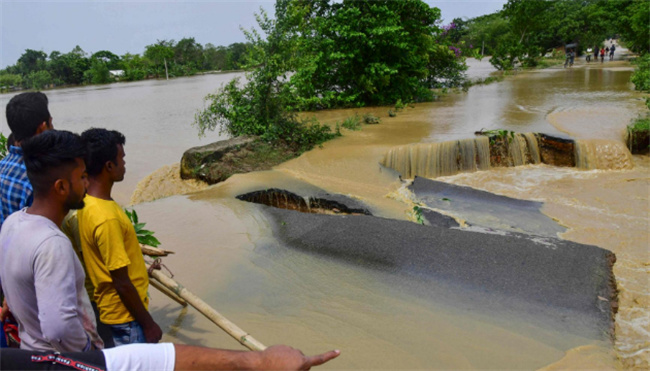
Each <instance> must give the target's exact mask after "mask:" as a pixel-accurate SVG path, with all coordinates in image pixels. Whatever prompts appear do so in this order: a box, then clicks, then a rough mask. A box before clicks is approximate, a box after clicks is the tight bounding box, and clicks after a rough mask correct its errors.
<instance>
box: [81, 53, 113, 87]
mask: <svg viewBox="0 0 650 371" xmlns="http://www.w3.org/2000/svg"><path fill="white" fill-rule="evenodd" d="M84 79H85V80H86V82H88V83H91V84H107V83H109V82H111V81H112V79H111V74H110V72H109V69H108V63H107V62H105V61H104V60H102V59H95V58H92V62H91V65H90V69H89V70H86V71H85V72H84Z"/></svg>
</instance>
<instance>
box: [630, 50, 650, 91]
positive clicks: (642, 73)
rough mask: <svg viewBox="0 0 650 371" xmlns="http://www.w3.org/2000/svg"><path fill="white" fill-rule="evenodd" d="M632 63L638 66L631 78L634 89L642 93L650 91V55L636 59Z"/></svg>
mask: <svg viewBox="0 0 650 371" xmlns="http://www.w3.org/2000/svg"><path fill="white" fill-rule="evenodd" d="M632 63H634V64H635V65H636V66H637V68H636V69H635V70H634V73H633V74H632V77H630V80H631V81H632V83H633V84H634V88H635V89H636V90H641V91H650V53H646V54H645V55H643V56H642V57H640V58H637V59H635V60H634V61H633V62H632Z"/></svg>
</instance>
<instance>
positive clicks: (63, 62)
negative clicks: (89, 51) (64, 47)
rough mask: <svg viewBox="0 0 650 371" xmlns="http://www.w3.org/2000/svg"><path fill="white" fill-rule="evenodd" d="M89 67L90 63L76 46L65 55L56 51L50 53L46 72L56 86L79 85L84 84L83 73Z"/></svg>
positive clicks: (84, 53)
mask: <svg viewBox="0 0 650 371" xmlns="http://www.w3.org/2000/svg"><path fill="white" fill-rule="evenodd" d="M90 66H91V61H90V60H89V59H88V58H87V57H86V52H84V51H83V49H81V47H79V46H78V45H77V46H76V47H75V48H74V49H72V50H71V51H70V52H69V53H66V54H61V53H60V52H58V51H53V52H52V53H50V60H49V61H48V64H47V70H48V71H49V72H50V75H51V76H52V79H53V82H55V83H56V84H81V83H83V82H84V73H85V72H86V71H87V70H88V69H89V68H90Z"/></svg>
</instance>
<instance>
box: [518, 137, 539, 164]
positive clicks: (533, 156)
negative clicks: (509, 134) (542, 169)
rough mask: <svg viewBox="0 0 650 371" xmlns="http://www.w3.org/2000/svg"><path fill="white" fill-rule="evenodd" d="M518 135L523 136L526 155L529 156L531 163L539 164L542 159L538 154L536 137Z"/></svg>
mask: <svg viewBox="0 0 650 371" xmlns="http://www.w3.org/2000/svg"><path fill="white" fill-rule="evenodd" d="M520 135H523V136H524V138H526V144H527V146H528V154H529V155H530V161H531V163H532V164H539V163H541V162H542V157H541V155H540V154H539V143H538V142H537V136H535V133H524V134H520Z"/></svg>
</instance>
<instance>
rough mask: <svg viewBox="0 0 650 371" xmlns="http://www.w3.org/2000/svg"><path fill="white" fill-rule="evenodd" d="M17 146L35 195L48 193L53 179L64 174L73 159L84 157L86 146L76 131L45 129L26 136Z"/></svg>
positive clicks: (66, 173) (65, 174)
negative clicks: (32, 135) (21, 154)
mask: <svg viewBox="0 0 650 371" xmlns="http://www.w3.org/2000/svg"><path fill="white" fill-rule="evenodd" d="M21 147H22V150H23V158H24V160H25V167H26V168H27V177H28V178H29V181H30V183H32V187H33V188H34V194H35V195H38V194H46V193H47V192H49V190H50V187H52V185H53V184H54V182H56V180H57V179H62V178H67V177H68V175H69V172H70V171H72V169H74V167H75V166H76V165H77V161H76V159H78V158H80V159H82V160H83V159H85V157H86V146H85V144H84V142H83V140H81V137H80V136H79V134H75V133H71V132H69V131H63V130H61V131H57V130H48V131H46V132H44V133H42V134H41V135H37V136H35V137H31V138H28V139H26V140H25V141H24V142H23V143H22V145H21Z"/></svg>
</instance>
